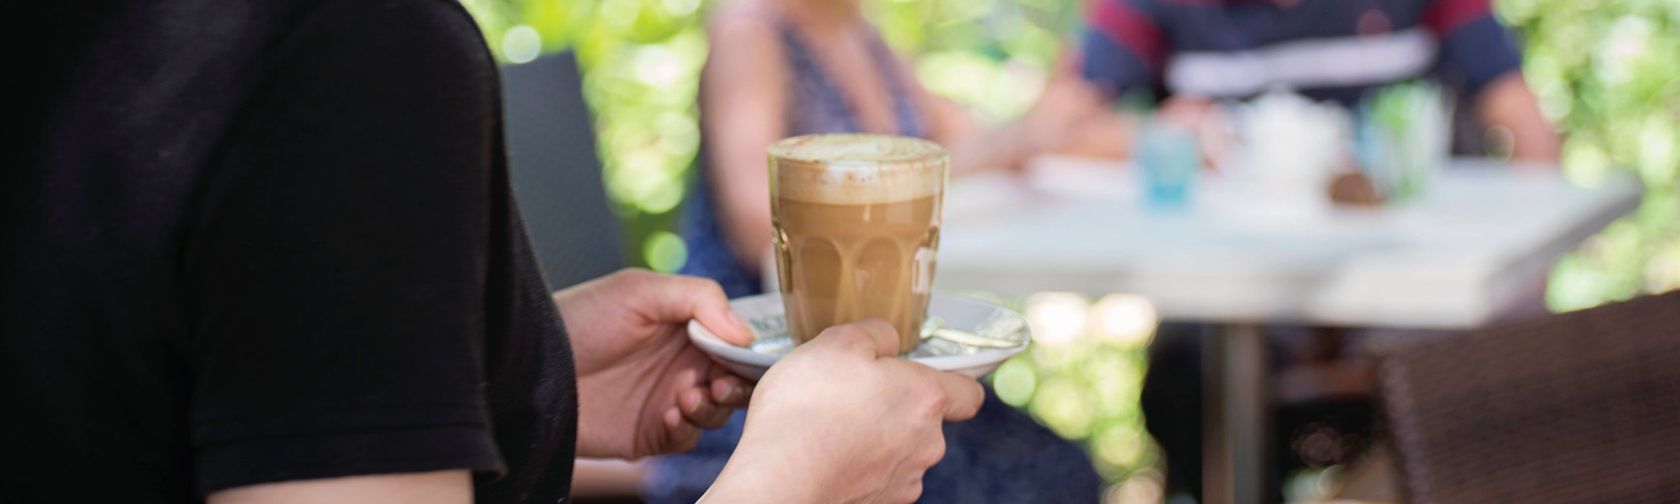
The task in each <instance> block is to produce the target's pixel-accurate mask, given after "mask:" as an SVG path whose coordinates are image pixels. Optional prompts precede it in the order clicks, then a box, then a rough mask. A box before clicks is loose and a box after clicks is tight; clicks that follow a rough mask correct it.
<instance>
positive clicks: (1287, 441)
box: [1082, 0, 1559, 495]
mask: <svg viewBox="0 0 1680 504" xmlns="http://www.w3.org/2000/svg"><path fill="white" fill-rule="evenodd" d="M1086 23H1087V25H1088V30H1087V35H1086V37H1085V43H1084V51H1083V52H1084V61H1083V63H1082V74H1083V75H1084V77H1085V78H1086V79H1087V80H1089V82H1091V83H1092V84H1093V85H1095V86H1096V87H1098V88H1099V89H1101V91H1102V92H1103V94H1104V95H1105V96H1106V97H1108V98H1109V99H1111V100H1112V99H1118V98H1119V97H1121V96H1122V95H1125V94H1128V93H1132V92H1134V91H1152V92H1153V94H1155V95H1156V96H1162V97H1164V98H1165V99H1164V100H1163V101H1162V103H1161V104H1160V107H1159V112H1158V113H1159V114H1160V115H1161V116H1162V117H1163V119H1164V120H1167V121H1170V122H1178V123H1180V124H1184V125H1186V126H1189V127H1191V128H1192V129H1193V130H1194V131H1198V132H1206V131H1219V130H1221V128H1207V127H1204V126H1206V125H1207V124H1208V123H1209V122H1210V121H1218V120H1219V119H1218V109H1217V106H1216V104H1217V102H1218V101H1220V100H1233V99H1244V98H1248V97H1252V96H1255V95H1258V94H1259V93H1262V92H1265V91H1268V90H1270V89H1274V88H1277V87H1284V88H1288V89H1291V90H1293V91H1295V92H1299V93H1302V94H1304V95H1306V96H1307V97H1310V98H1314V99H1319V100H1329V101H1333V102H1337V103H1340V104H1342V105H1344V106H1352V105H1354V104H1356V103H1358V101H1359V100H1361V99H1362V98H1363V97H1364V96H1366V94H1367V93H1368V92H1370V91H1372V90H1373V89H1377V88H1379V87H1381V86H1385V85H1389V84H1393V83H1396V82H1400V81H1403V80H1407V79H1412V78H1417V77H1433V78H1436V79H1438V80H1439V81H1441V82H1442V83H1443V84H1445V85H1446V86H1447V87H1449V88H1450V89H1451V90H1453V91H1454V92H1455V93H1456V95H1457V97H1458V101H1459V102H1460V103H1463V104H1467V105H1468V107H1469V111H1470V112H1471V113H1472V115H1473V116H1474V118H1475V119H1476V120H1477V122H1479V123H1480V124H1481V126H1482V127H1483V128H1488V129H1490V130H1494V131H1497V132H1499V133H1500V135H1499V136H1502V137H1503V138H1506V139H1508V140H1509V142H1510V145H1509V146H1508V149H1509V153H1510V156H1511V158H1512V159H1515V160H1521V161H1534V162H1542V163H1545V162H1555V161H1556V160H1557V156H1558V145H1559V140H1558V136H1557V133H1556V132H1555V131H1554V130H1553V129H1552V128H1551V126H1550V125H1548V124H1547V123H1546V121H1545V119H1544V118H1543V117H1542V115H1541V113H1540V109H1539V106H1538V104H1537V103H1536V102H1535V98H1534V95H1533V93H1532V92H1531V91H1530V90H1529V88H1528V85H1527V84H1526V82H1525V81H1524V80H1523V76H1522V72H1521V68H1520V66H1521V62H1522V60H1521V56H1520V54H1519V53H1518V51H1517V48H1516V47H1515V46H1514V45H1513V43H1512V41H1511V38H1510V35H1509V34H1508V33H1506V30H1505V29H1504V28H1503V27H1501V26H1500V25H1499V23H1498V21H1496V20H1495V19H1494V17H1493V15H1492V14H1491V13H1490V12H1489V9H1488V1H1487V0H1354V1H1348V0H1275V1H1261V0H1256V1H1238V0H1229V1H1211V2H1182V1H1172V0H1096V1H1095V2H1094V3H1092V4H1091V8H1090V10H1089V12H1088V13H1087V19H1086ZM1206 140H1209V142H1207V143H1215V142H1216V141H1217V139H1206ZM1159 332H1160V334H1159V335H1158V336H1157V338H1156V343H1155V344H1154V345H1153V346H1152V347H1151V350H1150V353H1151V359H1150V364H1149V371H1148V376H1147V378H1146V380H1145V384H1144V391H1143V398H1142V402H1143V407H1144V411H1145V416H1146V418H1147V424H1148V427H1149V429H1150V431H1151V432H1152V433H1153V434H1154V435H1155V437H1156V439H1157V440H1158V441H1159V443H1160V445H1161V446H1162V448H1163V450H1164V451H1165V452H1166V459H1167V476H1168V489H1167V490H1168V492H1170V493H1172V492H1189V493H1191V494H1192V495H1199V492H1200V489H1201V482H1200V477H1201V469H1200V464H1201V446H1200V442H1201V426H1200V422H1201V418H1202V417H1201V392H1200V371H1199V369H1200V364H1201V362H1202V360H1201V357H1200V355H1199V354H1200V348H1201V344H1200V339H1199V338H1200V337H1202V336H1203V335H1202V334H1200V333H1201V332H1202V331H1200V330H1199V328H1196V327H1193V326H1181V325H1171V324H1169V325H1166V326H1163V327H1162V328H1161V330H1160V331H1159ZM1277 332H1282V333H1289V334H1288V335H1287V336H1286V335H1284V334H1272V335H1271V336H1272V337H1271V346H1272V347H1273V349H1274V353H1275V355H1274V357H1275V358H1274V359H1273V362H1274V364H1281V363H1283V362H1286V361H1289V360H1298V359H1303V358H1312V359H1324V360H1328V359H1334V358H1336V357H1337V356H1339V355H1340V354H1343V353H1346V352H1345V351H1344V349H1343V346H1344V345H1343V342H1342V341H1340V338H1339V337H1335V336H1334V335H1331V337H1329V338H1324V337H1322V336H1325V334H1324V333H1323V332H1317V331H1307V330H1302V329H1299V328H1286V329H1282V330H1280V331H1274V333H1277ZM1359 374H1361V373H1355V374H1354V375H1355V376H1358V375H1359ZM1355 388H1357V387H1355ZM1278 414H1279V419H1278V420H1277V421H1276V422H1274V425H1276V430H1277V431H1278V435H1279V436H1282V439H1280V440H1279V441H1280V442H1279V443H1277V444H1276V445H1275V446H1277V447H1278V448H1277V449H1278V451H1279V452H1280V453H1279V455H1280V458H1278V459H1277V461H1276V462H1274V466H1275V467H1274V469H1276V470H1277V471H1278V474H1288V471H1289V470H1291V469H1292V468H1294V467H1299V466H1300V465H1301V464H1302V463H1303V462H1304V460H1302V458H1301V457H1297V456H1293V455H1292V454H1289V453H1283V452H1285V451H1286V450H1287V449H1288V447H1290V446H1292V445H1295V444H1298V443H1294V442H1293V440H1292V439H1291V438H1292V436H1294V435H1296V434H1316V435H1319V436H1324V435H1327V433H1328V435H1331V436H1332V437H1339V438H1340V439H1344V440H1356V439H1357V438H1359V437H1360V436H1359V435H1358V431H1363V430H1367V429H1368V428H1369V421H1370V417H1371V409H1370V406H1369V403H1368V400H1366V399H1363V398H1359V397H1355V398H1353V399H1351V400H1346V401H1328V402H1321V403H1319V404H1317V405H1314V406H1312V407H1309V408H1306V411H1301V408H1294V409H1291V408H1285V409H1284V410H1282V411H1279V413H1278ZM1325 428H1328V430H1326V429H1325ZM1332 431H1334V432H1332ZM1347 431H1355V432H1353V433H1351V435H1350V433H1348V432H1347ZM1350 442H1351V443H1353V444H1357V441H1350ZM1313 462H1318V463H1322V462H1326V461H1322V460H1317V461H1313ZM1273 483H1274V484H1275V483H1276V482H1275V481H1274V482H1273ZM1276 488H1277V487H1276V486H1274V487H1273V490H1274V491H1276Z"/></svg>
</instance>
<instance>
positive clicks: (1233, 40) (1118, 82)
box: [1083, 0, 1522, 104]
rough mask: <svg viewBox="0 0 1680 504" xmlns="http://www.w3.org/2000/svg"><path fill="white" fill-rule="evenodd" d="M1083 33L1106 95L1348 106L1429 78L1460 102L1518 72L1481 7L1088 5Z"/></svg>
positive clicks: (1387, 0)
mask: <svg viewBox="0 0 1680 504" xmlns="http://www.w3.org/2000/svg"><path fill="white" fill-rule="evenodd" d="M1086 23H1087V34H1086V36H1085V42H1084V54H1085V61H1084V68H1083V73H1084V74H1085V76H1086V78H1087V79H1089V80H1091V81H1092V82H1093V83H1096V84H1097V85H1098V86H1099V87H1102V88H1103V89H1104V90H1106V91H1108V92H1109V93H1112V94H1114V95H1119V94H1121V93H1124V92H1126V91H1129V90H1131V89H1135V88H1156V89H1163V90H1165V91H1166V92H1167V93H1169V94H1191V95H1197V96H1205V97H1212V98H1244V97H1248V96H1252V95H1254V94H1257V93H1259V92H1263V91H1266V90H1269V89H1272V88H1277V87H1285V88H1289V89H1292V90H1295V91H1297V92H1300V93H1303V94H1305V95H1307V96H1309V97H1313V98H1315V99H1322V100H1334V101H1339V102H1342V103H1343V104H1351V103H1353V102H1356V101H1357V100H1358V99H1359V98H1360V97H1361V96H1362V95H1363V94H1364V92H1365V91H1367V90H1368V89H1371V88H1373V87H1376V86H1382V85H1386V84H1389V83H1392V82H1396V81H1400V80H1404V79H1408V78H1412V77H1416V76H1421V75H1425V74H1431V73H1432V74H1434V75H1435V76H1436V77H1439V78H1441V80H1442V81H1443V82H1444V83H1446V84H1448V85H1449V86H1450V87H1452V88H1454V89H1455V90H1456V91H1457V92H1458V94H1459V95H1460V96H1463V97H1469V96H1473V95H1474V94H1475V93H1476V92H1478V91H1480V90H1481V88H1482V87H1483V86H1485V85H1487V84H1488V83H1489V82H1492V81H1493V80H1494V79H1496V78H1498V77H1500V76H1502V75H1505V74H1506V73H1507V72H1510V71H1513V70H1516V69H1518V68H1520V66H1521V63H1522V59H1521V56H1520V53H1519V52H1518V50H1517V48H1516V46H1515V44H1514V43H1513V42H1512V40H1511V38H1510V36H1509V34H1508V33H1507V32H1506V30H1505V28H1504V27H1502V26H1500V25H1499V23H1498V21H1497V20H1495V19H1494V17H1493V15H1492V13H1491V12H1490V11H1489V7H1488V0H1278V1H1264V0H1095V1H1094V2H1093V3H1092V4H1091V7H1090V10H1089V12H1088V13H1087V16H1086Z"/></svg>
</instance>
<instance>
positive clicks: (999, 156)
mask: <svg viewBox="0 0 1680 504" xmlns="http://www.w3.org/2000/svg"><path fill="white" fill-rule="evenodd" d="M1074 61H1075V57H1073V56H1069V55H1064V57H1063V58H1062V61H1060V62H1058V63H1057V64H1056V69H1055V73H1054V74H1052V75H1051V77H1050V81H1049V82H1048V83H1046V84H1045V86H1044V91H1043V92H1042V93H1041V94H1040V95H1039V97H1038V101H1036V102H1034V103H1033V106H1032V108H1031V109H1029V110H1028V111H1027V112H1026V114H1025V115H1023V116H1022V117H1021V118H1019V119H1017V120H1015V121H1012V122H1010V123H1007V124H1003V125H999V126H994V127H989V128H988V127H983V126H981V125H979V124H977V123H978V121H976V120H975V119H974V117H973V116H972V115H970V114H969V113H968V111H967V110H964V109H963V108H962V107H961V106H958V105H957V104H956V103H953V102H951V101H950V100H948V99H946V98H944V97H942V96H938V95H935V94H933V93H930V92H928V91H927V90H926V89H924V88H922V86H921V85H920V84H918V83H916V82H914V79H912V82H910V83H909V85H910V86H911V88H912V89H915V90H916V92H917V97H918V100H919V103H920V105H921V108H922V110H923V111H924V115H925V116H926V117H928V118H929V126H930V133H931V135H932V137H933V139H934V140H935V141H937V142H939V143H940V144H942V145H945V146H946V148H947V149H950V151H951V171H952V173H955V174H959V175H960V174H963V173H969V172H973V171H977V170H981V169H986V168H1018V167H1020V166H1021V165H1023V164H1025V163H1026V161H1027V160H1028V159H1029V158H1031V157H1032V156H1035V155H1038V154H1041V153H1044V152H1062V153H1069V154H1078V155H1090V156H1102V157H1119V156H1120V155H1123V154H1124V152H1125V149H1124V146H1125V145H1126V143H1127V142H1126V136H1127V135H1128V134H1129V132H1130V129H1129V128H1128V125H1127V124H1126V123H1124V122H1123V120H1122V119H1121V118H1119V117H1118V116H1115V115H1113V114H1106V113H1103V112H1104V111H1105V110H1107V107H1106V106H1105V105H1104V103H1103V101H1102V99H1101V94H1100V93H1099V92H1097V91H1096V89H1094V88H1093V87H1091V86H1090V85H1089V84H1087V83H1085V82H1084V81H1083V80H1081V79H1080V78H1079V77H1078V75H1077V73H1076V72H1075V71H1074V68H1075V65H1074ZM901 74H903V75H911V73H910V71H909V69H908V68H907V66H906V69H905V71H904V72H901Z"/></svg>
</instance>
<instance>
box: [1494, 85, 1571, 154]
mask: <svg viewBox="0 0 1680 504" xmlns="http://www.w3.org/2000/svg"><path fill="white" fill-rule="evenodd" d="M1475 107H1476V108H1475V113H1476V118H1477V119H1478V120H1479V121H1480V122H1481V123H1482V124H1483V125H1485V126H1486V127H1487V128H1490V129H1493V130H1495V131H1499V132H1501V133H1503V135H1501V136H1504V137H1505V138H1506V139H1508V140H1509V142H1510V153H1511V159H1512V160H1514V161H1526V162H1533V163H1544V164H1553V163H1556V162H1557V160H1558V154H1559V151H1560V150H1561V144H1562V140H1561V139H1560V138H1559V136H1558V133H1557V130H1555V129H1553V128H1552V126H1551V124H1549V123H1547V122H1546V118H1545V116H1544V115H1543V114H1541V112H1540V105H1539V102H1538V100H1536V98H1535V97H1534V93H1533V91H1532V90H1530V89H1529V87H1528V82H1527V81H1526V80H1524V79H1523V76H1522V72H1520V71H1513V72H1510V73H1507V74H1506V75H1505V76H1503V77H1500V78H1499V79H1497V80H1495V81H1493V82H1492V83H1490V84H1488V85H1487V87H1486V88H1483V89H1482V91H1481V93H1480V94H1479V95H1478V96H1477V100H1476V104H1475Z"/></svg>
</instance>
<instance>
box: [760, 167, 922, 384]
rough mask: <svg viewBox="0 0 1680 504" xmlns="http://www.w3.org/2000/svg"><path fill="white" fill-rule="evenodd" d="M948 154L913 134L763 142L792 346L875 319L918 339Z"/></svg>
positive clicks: (911, 344) (907, 346)
mask: <svg viewBox="0 0 1680 504" xmlns="http://www.w3.org/2000/svg"><path fill="white" fill-rule="evenodd" d="M949 157H950V156H949V154H947V153H946V152H945V149H944V148H942V147H940V146H939V145H938V144H935V143H933V142H928V141H925V140H919V139H914V138H906V137H898V136H890V135H867V134H836V135H811V136H801V137H794V138H788V139H785V140H782V141H780V142H776V143H775V144H774V145H771V146H770V208H771V214H772V217H773V219H774V222H775V237H774V243H775V249H776V268H777V272H778V274H779V276H780V282H781V292H782V303H783V304H784V307H785V309H786V311H787V322H788V332H789V335H790V336H791V337H792V338H793V341H794V342H795V343H804V342H806V341H809V340H810V339H811V338H815V337H816V336H817V333H820V332H822V331H823V330H824V329H827V328H828V327H830V326H834V325H838V324H844V323H847V322H855V321H858V320H864V319H869V318H881V319H885V320H886V321H887V322H889V323H891V324H892V325H893V327H894V328H895V329H897V330H898V339H899V345H898V351H899V353H901V354H903V353H908V352H910V351H911V350H913V349H915V348H916V344H917V343H918V342H920V340H921V338H920V336H921V326H922V320H923V319H924V318H926V316H927V308H928V295H929V294H931V292H932V286H933V269H934V263H935V253H936V252H937V251H938V249H939V223H940V209H941V207H942V203H943V200H942V199H943V197H944V193H945V179H946V172H947V164H948V161H949Z"/></svg>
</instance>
